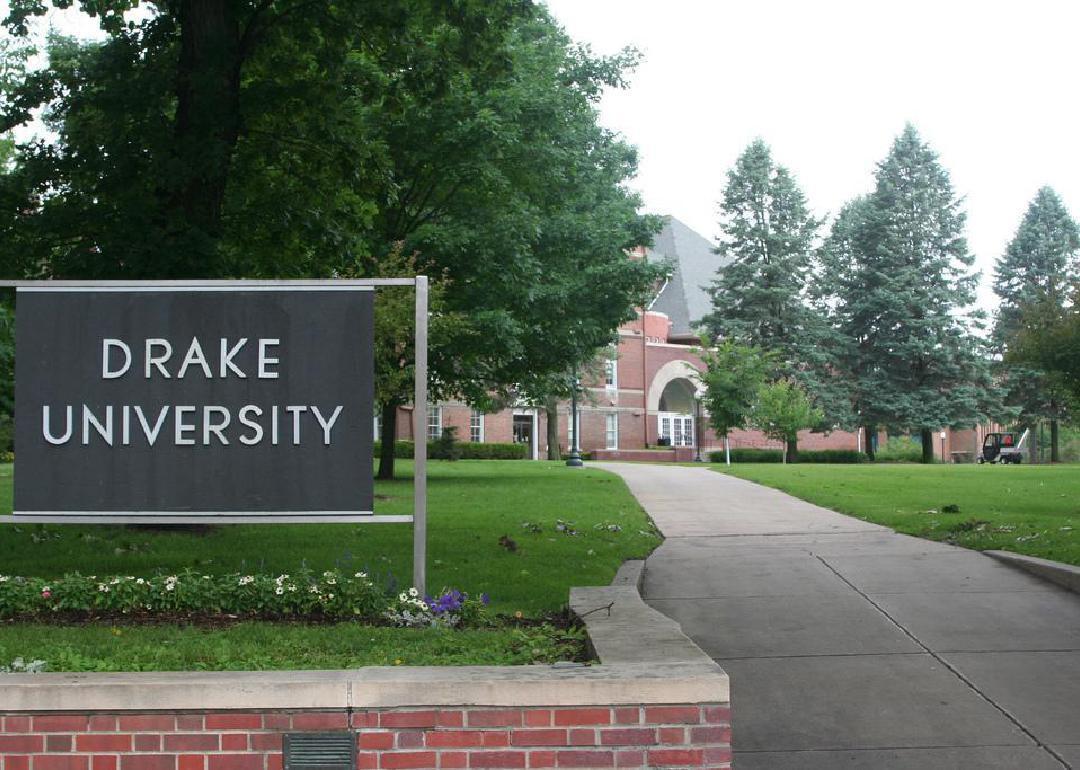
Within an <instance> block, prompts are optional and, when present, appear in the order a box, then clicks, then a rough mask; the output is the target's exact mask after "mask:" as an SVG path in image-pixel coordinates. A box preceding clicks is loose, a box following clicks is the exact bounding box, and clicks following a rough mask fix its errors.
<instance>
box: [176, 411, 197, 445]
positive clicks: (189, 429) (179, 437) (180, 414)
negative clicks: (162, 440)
mask: <svg viewBox="0 0 1080 770" xmlns="http://www.w3.org/2000/svg"><path fill="white" fill-rule="evenodd" d="M185 414H195V407H193V406H174V407H173V420H174V422H175V435H174V440H173V443H175V444H176V445H177V446H194V445H195V439H193V438H185V437H184V434H185V433H194V432H195V424H194V423H187V422H184V415H185Z"/></svg>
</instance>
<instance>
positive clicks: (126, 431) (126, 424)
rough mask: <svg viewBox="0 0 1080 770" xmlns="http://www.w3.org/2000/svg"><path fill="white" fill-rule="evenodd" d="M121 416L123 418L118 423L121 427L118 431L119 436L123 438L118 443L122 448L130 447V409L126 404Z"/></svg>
mask: <svg viewBox="0 0 1080 770" xmlns="http://www.w3.org/2000/svg"><path fill="white" fill-rule="evenodd" d="M123 415H124V417H123V419H122V420H121V421H120V424H121V425H122V426H123V427H121V429H120V435H121V436H122V437H123V438H122V439H121V440H120V443H122V444H123V445H124V446H130V445H131V407H130V406H128V405H127V404H124V409H123Z"/></svg>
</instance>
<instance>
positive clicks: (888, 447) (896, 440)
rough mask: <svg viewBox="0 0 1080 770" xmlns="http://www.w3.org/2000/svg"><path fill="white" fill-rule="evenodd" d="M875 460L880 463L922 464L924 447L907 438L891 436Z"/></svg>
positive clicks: (876, 453) (879, 450)
mask: <svg viewBox="0 0 1080 770" xmlns="http://www.w3.org/2000/svg"><path fill="white" fill-rule="evenodd" d="M874 460H875V461H876V462H879V463H919V462H922V445H921V444H920V443H918V442H917V441H912V440H911V439H910V438H908V437H906V436H890V437H889V440H888V441H886V442H885V446H884V448H879V449H878V450H877V452H875V453H874Z"/></svg>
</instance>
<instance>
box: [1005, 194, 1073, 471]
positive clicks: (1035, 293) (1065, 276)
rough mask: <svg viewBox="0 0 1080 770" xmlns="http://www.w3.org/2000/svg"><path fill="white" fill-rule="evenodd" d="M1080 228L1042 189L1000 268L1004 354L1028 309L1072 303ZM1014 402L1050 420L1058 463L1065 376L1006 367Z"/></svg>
mask: <svg viewBox="0 0 1080 770" xmlns="http://www.w3.org/2000/svg"><path fill="white" fill-rule="evenodd" d="M1078 250H1080V231H1078V229H1077V225H1076V222H1074V221H1073V219H1072V217H1071V216H1070V215H1069V212H1068V210H1067V209H1066V208H1065V204H1064V203H1062V201H1061V198H1059V197H1058V195H1057V193H1055V192H1054V191H1053V190H1052V189H1051V188H1049V187H1043V188H1042V189H1040V190H1039V191H1038V193H1036V195H1035V198H1034V200H1032V201H1031V204H1030V205H1029V206H1028V209H1027V212H1026V213H1025V214H1024V218H1023V220H1022V221H1021V222H1020V226H1019V228H1017V231H1016V235H1015V237H1014V238H1013V239H1012V241H1011V242H1010V243H1009V245H1008V247H1007V248H1006V250H1005V253H1004V254H1003V255H1002V256H1001V257H999V258H998V260H997V265H996V267H995V270H994V291H995V292H996V293H997V295H998V297H999V298H1000V302H999V303H998V307H997V313H996V323H995V324H994V334H993V340H994V344H995V347H996V348H997V350H998V352H1000V353H1001V354H1003V355H1004V354H1007V353H1008V352H1009V348H1010V343H1011V341H1012V340H1013V339H1014V338H1015V337H1016V335H1017V333H1018V332H1019V331H1020V328H1021V316H1022V313H1023V311H1024V309H1025V308H1029V307H1032V306H1034V305H1036V304H1040V303H1042V304H1044V305H1048V306H1049V307H1051V308H1055V309H1057V310H1058V311H1061V310H1063V309H1064V307H1065V305H1066V294H1067V291H1068V288H1069V286H1070V285H1071V284H1072V283H1073V282H1074V281H1075V280H1076V278H1077V251H1078ZM1003 379H1004V381H1005V384H1006V387H1007V388H1008V403H1010V404H1012V405H1015V406H1016V407H1018V408H1019V409H1020V421H1021V423H1022V424H1023V425H1025V426H1030V425H1031V424H1033V423H1034V422H1036V421H1037V420H1040V419H1048V420H1049V421H1050V461H1051V462H1057V461H1058V459H1059V454H1058V421H1059V420H1060V419H1062V418H1063V417H1064V416H1065V410H1064V406H1063V404H1064V401H1065V398H1064V396H1063V390H1064V389H1063V387H1062V384H1061V382H1060V381H1059V380H1060V378H1059V377H1057V376H1056V375H1052V374H1048V373H1046V372H1043V371H1040V370H1038V369H1032V368H1030V367H1026V366H1023V365H1010V366H1008V367H1006V368H1005V369H1004V371H1003Z"/></svg>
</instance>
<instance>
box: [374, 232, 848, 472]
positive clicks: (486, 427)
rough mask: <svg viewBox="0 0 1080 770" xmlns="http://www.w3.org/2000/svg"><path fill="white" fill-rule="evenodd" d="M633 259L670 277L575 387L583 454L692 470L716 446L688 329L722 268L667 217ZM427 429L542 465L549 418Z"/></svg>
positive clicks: (522, 413) (754, 434)
mask: <svg viewBox="0 0 1080 770" xmlns="http://www.w3.org/2000/svg"><path fill="white" fill-rule="evenodd" d="M635 256H636V257H637V258H640V259H647V260H649V261H656V262H664V263H667V264H668V265H669V266H670V272H669V275H668V277H667V280H665V281H664V283H663V284H662V285H661V286H660V287H659V289H658V291H657V294H656V296H655V298H654V299H653V301H652V303H651V304H650V305H649V307H648V308H646V309H642V310H640V311H639V312H638V315H637V318H635V319H634V320H633V321H631V322H629V323H627V324H625V325H623V326H622V327H621V328H620V329H619V332H618V345H617V346H613V347H612V348H611V349H609V350H607V351H604V352H603V353H602V356H601V360H600V361H599V362H598V366H596V367H594V368H593V369H594V370H595V371H596V372H597V374H596V375H595V376H594V377H591V378H585V379H584V381H583V382H582V386H583V388H584V393H583V396H582V398H581V399H580V400H579V403H578V422H579V425H580V430H581V444H580V446H581V449H582V451H586V452H591V453H592V454H593V456H595V457H607V458H615V457H621V458H623V459H631V458H633V457H635V456H638V457H640V456H642V453H643V452H644V451H645V450H647V449H649V448H650V447H652V448H655V447H658V446H664V447H674V448H675V451H672V450H671V449H668V448H663V449H661V450H660V451H662V452H663V454H661V455H656V456H657V457H672V458H675V457H677V458H678V459H680V460H681V459H686V460H689V459H692V458H693V457H694V455H695V454H696V449H697V447H698V446H699V445H700V447H701V449H702V451H707V450H711V449H714V448H718V447H719V445H720V442H719V441H718V440H717V438H716V436H715V435H714V434H713V432H712V430H711V429H709V428H708V427H707V422H708V420H707V415H706V416H704V417H703V415H702V414H701V407H700V403H699V401H698V394H699V390H700V386H699V385H698V384H697V382H696V380H695V373H696V372H698V371H700V370H701V369H702V362H701V359H700V358H699V357H698V356H697V355H696V354H695V353H694V348H695V346H697V345H699V344H700V343H699V341H698V337H697V335H696V334H695V333H694V332H693V324H694V323H695V322H697V321H698V320H700V319H701V318H702V317H703V316H705V315H706V314H707V313H708V312H709V311H710V309H711V307H710V299H709V296H708V293H707V291H706V289H705V287H707V286H708V285H709V284H710V283H711V282H712V280H713V277H714V276H715V275H716V271H717V270H719V269H720V268H721V267H723V261H722V260H721V258H720V257H719V256H718V255H716V254H714V253H713V246H712V244H711V243H710V242H709V241H708V240H707V239H706V238H704V237H702V236H701V235H699V234H698V233H696V232H694V231H693V230H691V229H690V228H689V227H687V226H686V225H685V224H683V223H682V222H680V221H679V220H677V219H675V218H674V217H667V219H666V222H665V225H664V228H663V230H662V231H661V232H660V233H659V235H658V236H657V238H656V243H655V245H654V246H653V247H652V248H650V249H642V250H640V251H639V252H638V253H637V254H636V255H635ZM570 412H571V409H570V403H569V402H565V403H561V404H560V405H559V410H558V419H559V443H560V445H561V447H562V449H563V451H564V453H565V452H566V451H567V449H568V448H569V446H570V444H571V441H572V430H573V428H572V426H571V424H570V423H571V419H570ZM408 416H409V415H408V414H403V415H402V418H403V419H399V420H398V426H399V428H398V430H399V434H398V437H399V438H401V439H412V438H413V436H412V422H411V420H410V419H407V418H408ZM427 425H428V430H427V433H428V436H427V437H428V438H430V439H434V438H437V437H438V436H439V435H441V433H442V431H443V430H444V429H445V428H447V427H454V428H456V429H457V432H456V435H457V437H458V439H459V440H461V441H478V442H499V443H506V442H515V443H522V444H527V445H528V446H529V452H530V454H531V456H532V457H534V458H537V459H539V458H543V457H546V456H547V449H548V447H547V417H546V413H545V411H544V409H542V408H537V407H533V406H531V405H527V404H522V405H520V406H518V407H513V408H510V409H504V410H502V411H499V412H493V413H487V414H484V413H481V412H479V411H477V410H475V409H473V408H471V407H470V406H468V405H467V404H464V403H460V402H454V401H447V402H442V403H440V404H437V405H433V406H432V407H430V408H429V410H428V420H427ZM375 435H376V437H377V436H378V430H377V426H376V434H375ZM860 445H861V444H860V440H859V437H858V436H856V435H855V434H853V433H846V432H843V431H837V432H834V433H831V434H828V435H823V434H820V433H809V432H804V433H802V434H800V436H799V446H800V448H805V449H855V448H857V447H858V446H860ZM731 446H733V447H768V448H780V444H779V443H777V442H774V441H770V440H769V439H767V438H765V436H764V435H762V434H761V433H759V432H758V431H735V432H734V433H732V434H731ZM650 455H651V453H650ZM646 456H649V455H646Z"/></svg>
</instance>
